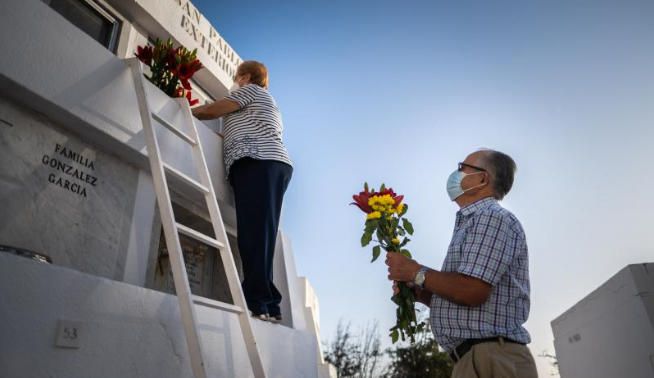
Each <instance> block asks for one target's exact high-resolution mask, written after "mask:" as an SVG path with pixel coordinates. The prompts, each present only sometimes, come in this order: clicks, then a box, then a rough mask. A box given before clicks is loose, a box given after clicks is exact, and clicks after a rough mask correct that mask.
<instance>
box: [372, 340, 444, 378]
mask: <svg viewBox="0 0 654 378" xmlns="http://www.w3.org/2000/svg"><path fill="white" fill-rule="evenodd" d="M386 352H387V353H388V355H389V357H390V359H391V360H390V364H389V366H388V368H387V371H386V374H385V375H384V376H385V377H388V378H449V377H450V376H451V374H452V367H453V363H452V360H451V359H450V358H449V356H448V355H447V353H445V352H441V351H439V350H438V345H437V344H436V341H435V340H434V339H433V337H432V336H431V331H429V329H428V327H423V328H422V329H421V330H420V333H419V334H418V335H417V338H416V342H415V343H413V344H409V345H407V346H401V345H398V346H396V347H395V349H388V350H387V351H386Z"/></svg>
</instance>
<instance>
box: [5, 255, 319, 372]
mask: <svg viewBox="0 0 654 378" xmlns="http://www.w3.org/2000/svg"><path fill="white" fill-rule="evenodd" d="M19 282H20V284H17V283H19ZM196 310H197V314H198V319H199V323H200V327H199V328H200V332H201V340H202V346H203V348H204V353H205V361H206V364H207V368H208V372H209V376H210V377H249V376H252V373H251V370H250V365H249V360H248V357H247V354H246V350H245V345H244V343H243V339H242V337H241V334H240V331H239V324H238V319H237V318H236V315H233V314H229V313H226V312H222V311H219V310H215V309H210V308H207V307H203V306H196ZM0 320H1V321H0V335H2V337H0V376H2V377H3V378H25V377H30V378H40V377H48V378H54V377H62V378H64V377H65V378H76V377H80V378H88V377H97V378H101V377H107V378H115V377H134V378H143V377H161V378H165V377H171V378H173V377H174V378H180V377H191V376H192V373H191V369H190V365H189V358H188V354H187V349H186V344H185V339H184V334H183V331H182V328H181V326H180V324H181V320H180V317H179V310H178V304H177V299H176V298H175V297H174V296H171V295H168V294H163V293H159V292H156V291H152V290H148V289H144V288H140V287H137V286H132V285H129V284H125V283H120V282H116V281H112V280H108V279H103V278H100V277H95V276H91V275H87V274H84V273H80V272H77V271H74V270H70V269H67V268H62V267H57V266H52V265H48V264H42V263H37V262H34V261H31V260H28V259H26V258H23V257H17V256H12V255H8V254H0ZM59 320H67V321H77V322H80V323H81V328H80V333H79V336H80V343H81V344H80V347H79V349H66V348H58V347H56V346H55V341H56V331H57V322H58V321H59ZM254 331H255V335H256V338H257V342H258V343H259V345H260V346H261V348H260V349H261V351H262V353H263V361H264V365H265V367H266V371H267V372H268V374H269V376H270V377H280V378H282V377H283V378H287V377H316V376H318V365H317V364H316V361H317V359H316V355H315V350H316V339H315V338H314V337H313V336H312V335H311V333H309V332H299V331H297V330H293V329H291V328H288V327H284V326H281V325H275V324H272V323H269V322H262V321H254Z"/></svg>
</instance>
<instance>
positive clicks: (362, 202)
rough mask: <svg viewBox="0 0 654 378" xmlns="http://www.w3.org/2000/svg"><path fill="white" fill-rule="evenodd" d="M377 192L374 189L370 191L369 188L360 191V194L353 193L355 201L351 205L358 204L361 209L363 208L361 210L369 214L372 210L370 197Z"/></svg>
mask: <svg viewBox="0 0 654 378" xmlns="http://www.w3.org/2000/svg"><path fill="white" fill-rule="evenodd" d="M376 194H377V193H375V192H374V191H372V192H369V191H368V189H366V190H365V191H363V192H359V195H356V194H355V195H353V196H352V199H353V200H354V202H352V203H351V204H350V205H356V206H357V207H359V209H361V211H363V212H364V213H366V214H369V213H371V212H372V207H370V205H368V200H369V199H370V197H372V196H373V195H376Z"/></svg>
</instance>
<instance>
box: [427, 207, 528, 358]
mask: <svg viewBox="0 0 654 378" xmlns="http://www.w3.org/2000/svg"><path fill="white" fill-rule="evenodd" d="M528 265H529V259H528V255H527V241H526V237H525V233H524V231H523V229H522V226H521V225H520V222H519V221H518V219H517V218H516V217H515V216H514V215H513V214H511V213H510V212H509V211H508V210H506V209H504V208H503V207H502V206H500V204H499V203H498V202H497V201H496V200H495V199H494V198H490V197H489V198H484V199H482V200H479V201H477V202H475V203H473V204H471V205H468V206H466V207H464V208H462V209H461V210H459V212H457V214H456V224H455V226H454V235H453V237H452V241H451V243H450V246H449V248H448V250H447V256H446V257H445V261H444V262H443V268H442V271H443V272H459V273H461V274H465V275H468V276H472V277H476V278H479V279H481V280H483V281H485V282H487V283H489V284H491V285H493V289H492V290H491V293H490V296H489V298H488V300H487V301H486V302H485V303H484V304H482V305H481V306H477V307H468V306H461V305H458V304H455V303H453V302H450V301H448V300H445V299H443V298H441V297H439V296H437V295H433V296H432V298H431V306H430V321H431V326H432V327H431V328H432V332H433V333H434V337H435V338H436V341H438V343H439V344H440V346H441V347H442V348H443V349H445V350H446V351H451V350H452V349H454V348H455V347H456V346H457V345H459V344H460V343H462V342H463V341H464V340H466V339H478V338H486V337H493V336H504V337H506V338H509V339H512V340H515V341H518V342H522V343H525V344H527V343H529V342H530V341H531V339H530V336H529V333H528V332H527V330H526V329H525V328H524V327H523V326H522V325H523V324H524V323H525V322H526V321H527V317H528V316H529V305H530V301H529V266H528Z"/></svg>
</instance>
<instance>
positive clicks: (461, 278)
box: [421, 269, 492, 307]
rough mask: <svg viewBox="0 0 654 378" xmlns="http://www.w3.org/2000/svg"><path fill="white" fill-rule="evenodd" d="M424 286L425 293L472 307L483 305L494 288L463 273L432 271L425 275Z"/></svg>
mask: <svg viewBox="0 0 654 378" xmlns="http://www.w3.org/2000/svg"><path fill="white" fill-rule="evenodd" d="M423 286H424V290H423V291H428V292H430V293H432V294H436V295H438V296H439V297H442V298H444V299H446V300H448V301H450V302H453V303H456V304H458V305H463V306H471V307H474V306H479V305H481V304H483V303H484V302H485V301H486V299H488V294H489V293H490V290H491V288H492V286H491V285H490V284H487V283H485V282H483V281H481V280H479V279H477V278H473V277H469V276H466V275H464V274H461V273H456V272H440V271H437V270H431V269H430V270H428V271H427V273H426V274H425V283H424V285H423ZM421 302H422V301H421ZM423 303H424V302H423Z"/></svg>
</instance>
